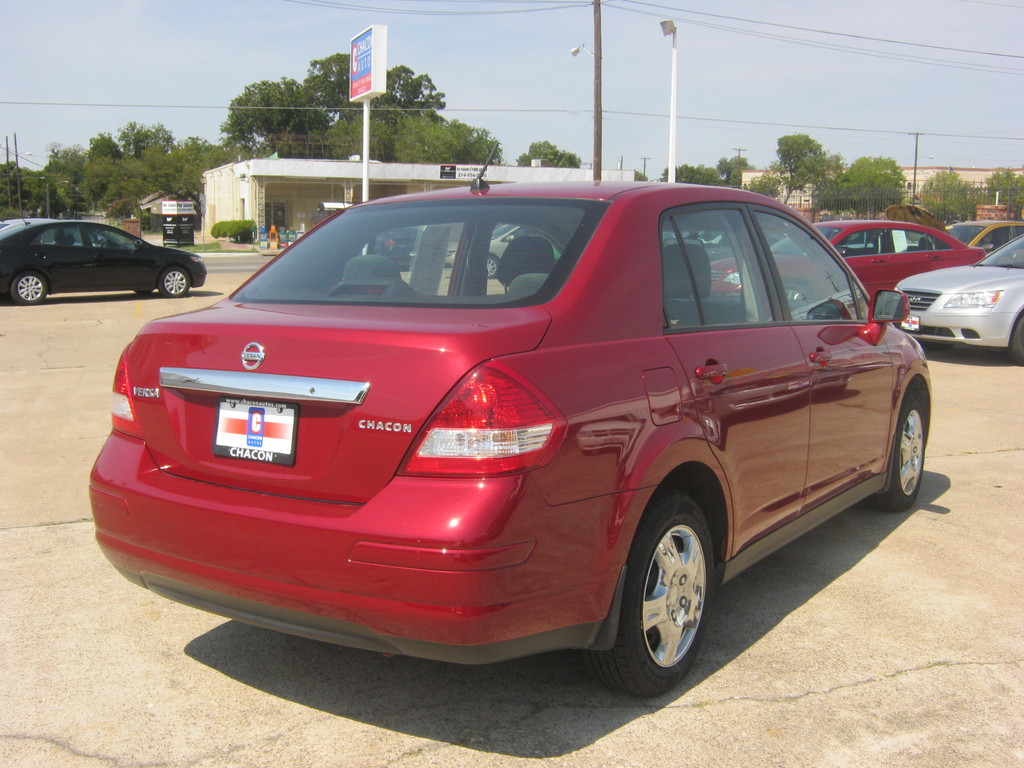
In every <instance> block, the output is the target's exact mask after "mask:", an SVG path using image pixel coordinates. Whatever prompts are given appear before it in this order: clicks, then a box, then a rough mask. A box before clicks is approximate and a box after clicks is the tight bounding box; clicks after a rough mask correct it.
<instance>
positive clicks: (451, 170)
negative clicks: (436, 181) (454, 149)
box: [441, 165, 483, 181]
mask: <svg viewBox="0 0 1024 768" xmlns="http://www.w3.org/2000/svg"><path fill="white" fill-rule="evenodd" d="M482 168H483V166H482V165H442V166H441V178H442V179H459V180H462V181H472V180H473V179H475V178H476V177H477V176H479V175H480V171H481V169H482Z"/></svg>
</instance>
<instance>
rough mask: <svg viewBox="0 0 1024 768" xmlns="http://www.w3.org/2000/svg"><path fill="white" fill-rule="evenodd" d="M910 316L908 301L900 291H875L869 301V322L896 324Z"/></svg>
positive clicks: (905, 295)
mask: <svg viewBox="0 0 1024 768" xmlns="http://www.w3.org/2000/svg"><path fill="white" fill-rule="evenodd" d="M909 314H910V299H908V298H907V294H905V293H903V292H902V291H884V290H883V291H877V292H876V293H875V295H874V298H873V299H872V300H871V322H873V323H898V322H900V321H902V320H906V319H907V316H908V315H909Z"/></svg>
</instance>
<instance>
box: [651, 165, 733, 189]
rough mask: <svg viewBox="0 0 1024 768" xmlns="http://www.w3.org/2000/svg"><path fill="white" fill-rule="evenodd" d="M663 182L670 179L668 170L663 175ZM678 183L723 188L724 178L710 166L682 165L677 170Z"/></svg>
mask: <svg viewBox="0 0 1024 768" xmlns="http://www.w3.org/2000/svg"><path fill="white" fill-rule="evenodd" d="M661 178H662V181H664V180H666V179H668V168H666V169H665V172H664V173H663V174H662V177H661ZM676 181H677V182H678V183H679V184H706V185H708V186H712V187H720V186H722V177H721V176H719V174H718V171H716V170H715V169H714V168H712V167H711V166H710V165H685V164H684V165H680V166H678V167H677V168H676Z"/></svg>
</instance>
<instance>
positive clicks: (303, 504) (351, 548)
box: [90, 432, 621, 663]
mask: <svg viewBox="0 0 1024 768" xmlns="http://www.w3.org/2000/svg"><path fill="white" fill-rule="evenodd" d="M90 498H91V501H92V508H93V516H94V519H95V522H96V538H97V541H98V543H99V545H100V547H101V549H102V550H103V552H104V554H105V555H106V556H107V557H108V559H110V561H111V562H112V563H113V564H114V565H115V566H116V567H117V568H118V569H119V570H120V571H121V572H122V573H123V574H124V575H125V576H126V577H127V578H129V579H130V580H131V581H133V582H135V583H137V584H140V585H142V586H145V587H147V588H149V589H151V590H153V591H154V592H157V593H159V594H162V595H164V596H165V597H168V598H171V599H174V600H177V601H179V602H182V603H185V604H189V605H193V606H195V607H198V608H202V609H204V610H208V611H211V612H213V613H217V614H221V615H224V616H228V617H231V618H235V619H239V620H242V621H246V622H249V623H253V624H258V625H262V626H266V627H270V628H273V629H278V630H281V631H285V632H290V633H292V634H298V635H302V636H306V637H311V638H314V639H318V640H325V641H328V642H334V643H339V644H342V645H348V646H353V647H359V648H366V649H371V650H378V651H381V652H385V653H398V654H407V655H413V656H420V657H424V658H431V659H439V660H444V661H456V662H461V663H485V662H492V661H498V660H501V659H507V658H514V657H518V656H524V655H528V654H532V653H538V652H542V651H547V650H554V649H558V648H575V647H589V646H592V645H593V644H594V643H595V641H596V639H597V638H598V636H599V633H600V630H601V628H602V622H603V620H604V619H605V617H606V616H607V615H608V613H609V608H610V605H611V601H612V597H613V593H614V590H615V586H616V577H617V575H618V570H619V567H620V566H621V564H618V565H616V564H615V563H613V562H612V559H613V558H614V557H615V554H614V552H613V546H612V545H611V543H610V542H609V541H608V537H607V531H608V526H609V525H611V520H612V519H613V518H614V514H615V512H614V509H615V503H614V499H599V500H594V501H589V502H581V503H579V504H572V505H564V506H560V507H549V506H547V505H546V504H545V503H544V502H543V499H542V498H541V496H540V494H539V492H537V491H536V490H535V488H534V487H533V484H532V482H530V480H529V479H528V477H526V478H524V477H518V478H500V479H494V480H486V481H479V480H432V479H421V478H404V477H399V478H395V479H394V480H393V481H392V482H391V483H390V484H389V485H388V486H387V487H386V488H385V489H384V490H383V491H382V492H381V493H380V494H378V495H377V497H375V498H374V499H373V500H371V501H370V502H369V503H367V504H364V505H345V504H336V503H323V502H316V501H305V500H299V499H287V498H282V497H276V496H270V495H267V494H258V493H252V492H250V491H245V490H239V489H231V488H223V487H219V486H213V485H209V484H206V483H200V482H196V481H192V480H187V479H183V478H179V477H174V476H171V475H168V474H166V473H164V472H162V471H161V470H159V469H158V468H157V467H156V466H155V465H154V464H153V462H152V460H151V459H150V457H149V453H148V451H147V450H146V447H145V445H144V444H143V443H142V442H141V441H139V440H136V439H133V438H131V437H127V436H125V435H122V434H120V433H117V432H115V433H112V434H111V436H110V438H108V440H107V443H106V445H105V446H104V448H103V451H102V452H101V453H100V456H99V458H98V459H97V461H96V464H95V466H94V468H93V473H92V478H91V483H90ZM602 533H603V535H602Z"/></svg>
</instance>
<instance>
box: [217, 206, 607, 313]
mask: <svg viewBox="0 0 1024 768" xmlns="http://www.w3.org/2000/svg"><path fill="white" fill-rule="evenodd" d="M606 207H607V204H606V203H604V202H600V201H592V200H561V199H538V198H529V199H527V198H522V199H507V198H503V199H501V200H486V199H484V200H481V199H478V198H474V199H467V200H460V201H437V202H435V201H430V202H411V203H400V202H396V203H387V204H383V205H369V206H365V207H357V208H353V209H351V210H349V211H346V212H345V213H343V214H341V215H340V216H338V217H336V218H334V219H332V220H331V221H329V222H327V223H326V224H324V225H322V226H320V227H318V228H317V229H316V230H314V231H313V232H311V233H310V234H309V235H307V236H305V237H304V238H302V239H301V240H299V241H298V242H297V243H296V244H295V245H293V246H292V247H291V248H290V249H288V251H286V252H285V253H283V254H282V255H281V256H280V257H279V258H278V259H277V260H275V261H274V262H273V263H272V264H270V266H268V267H267V268H266V269H265V270H264V271H263V272H261V273H260V274H258V275H257V276H256V277H255V278H254V279H253V280H252V281H251V282H250V283H249V284H248V285H246V286H245V287H244V288H242V289H241V290H240V291H239V292H238V293H236V294H235V299H236V300H238V301H245V302H258V303H264V302H266V303H327V304H330V303H338V304H384V305H406V306H437V305H444V306H488V305H495V306H497V305H523V304H532V303H537V302H540V301H543V300H546V299H547V298H550V297H551V296H553V295H554V294H555V293H556V292H557V291H558V289H559V288H560V287H561V286H562V284H563V283H564V282H565V279H566V277H567V276H568V275H569V274H570V272H571V271H572V268H573V266H574V265H575V263H576V260H577V259H578V257H579V255H580V253H581V252H582V250H583V248H584V247H585V245H586V243H587V242H588V241H589V239H590V236H591V234H592V233H593V231H594V228H595V226H596V225H597V222H598V221H599V220H600V217H601V215H602V213H603V212H604V210H605V208H606Z"/></svg>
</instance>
